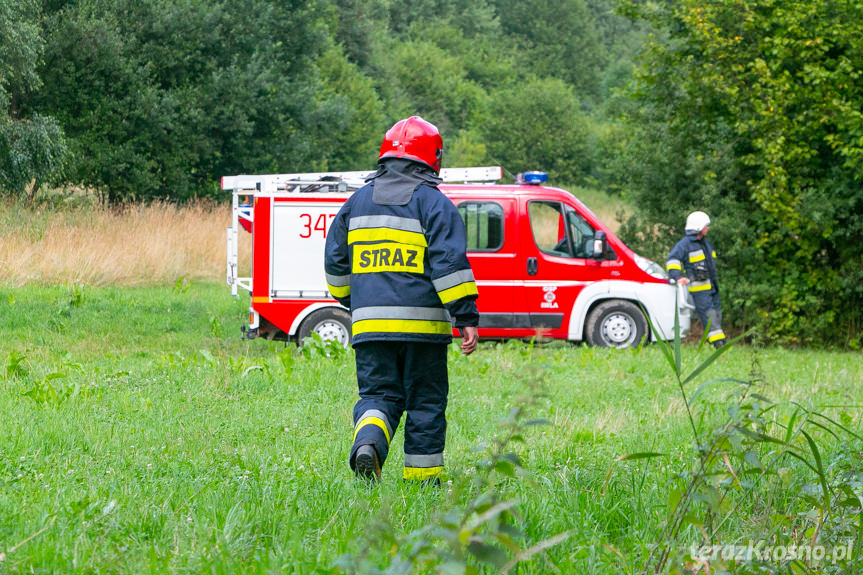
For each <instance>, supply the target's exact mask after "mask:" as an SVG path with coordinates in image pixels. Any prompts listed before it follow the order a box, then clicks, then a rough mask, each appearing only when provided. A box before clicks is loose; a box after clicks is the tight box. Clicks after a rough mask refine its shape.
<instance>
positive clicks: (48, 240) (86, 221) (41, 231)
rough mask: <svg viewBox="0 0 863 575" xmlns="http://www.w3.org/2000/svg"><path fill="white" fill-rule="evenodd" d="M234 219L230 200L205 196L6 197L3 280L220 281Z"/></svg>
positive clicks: (0, 247)
mask: <svg viewBox="0 0 863 575" xmlns="http://www.w3.org/2000/svg"><path fill="white" fill-rule="evenodd" d="M229 223H230V207H229V206H226V205H217V204H214V203H203V202H202V203H196V204H191V205H186V206H177V205H174V204H170V203H158V202H157V203H152V204H129V205H123V206H120V207H104V206H99V205H98V204H97V205H94V206H92V205H91V206H83V207H77V208H71V209H70V208H63V209H45V208H32V207H27V206H24V205H21V204H19V203H12V202H6V203H0V283H4V284H7V285H13V286H21V285H25V284H31V283H38V284H81V285H94V286H98V285H145V284H161V283H175V282H176V281H178V280H179V279H180V278H186V279H188V280H207V281H209V280H213V281H219V280H221V279H222V278H224V273H225V271H224V270H225V227H226V226H227V225H229ZM240 235H241V237H242V236H246V235H247V234H244V233H241V234H240ZM241 249H243V246H242V245H241Z"/></svg>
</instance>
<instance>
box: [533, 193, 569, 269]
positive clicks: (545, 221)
mask: <svg viewBox="0 0 863 575" xmlns="http://www.w3.org/2000/svg"><path fill="white" fill-rule="evenodd" d="M527 212H528V214H529V216H530V229H531V230H532V231H533V241H534V242H536V247H538V248H539V249H540V250H541V251H542V252H543V253H546V254H549V255H552V256H558V257H564V258H571V257H572V248H571V246H570V242H569V238H568V236H567V233H566V226H565V225H564V219H563V205H562V204H561V203H560V202H548V201H544V200H534V201H531V202H529V203H528V204H527Z"/></svg>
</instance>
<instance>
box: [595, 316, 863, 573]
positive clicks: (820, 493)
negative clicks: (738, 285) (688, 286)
mask: <svg viewBox="0 0 863 575" xmlns="http://www.w3.org/2000/svg"><path fill="white" fill-rule="evenodd" d="M739 339H740V338H737V339H735V340H732V341H730V342H729V343H728V344H727V345H726V346H724V347H722V348H720V349H718V350H716V351H714V352H713V353H712V354H711V355H710V356H709V357H707V358H706V359H704V360H702V361H700V363H698V364H697V366H696V367H695V368H694V369H691V371H690V370H688V369H687V368H686V367H685V366H684V350H683V348H682V346H681V341H680V330H679V326H678V325H677V318H676V317H675V329H674V340H673V342H672V343H671V344H669V343H667V342H665V341H660V342H659V343H658V345H659V346H660V348H661V349H662V353H663V355H664V356H665V358H666V360H667V362H668V365H669V367H670V369H671V372H672V374H673V375H674V378H675V379H676V383H677V385H678V388H679V390H680V395H681V398H682V400H683V403H684V405H685V407H686V413H687V416H688V418H689V422H690V425H691V429H692V439H693V441H694V443H695V450H694V458H693V459H694V461H693V465H692V468H691V469H687V470H681V471H680V472H679V474H678V476H677V477H676V478H675V481H673V482H672V485H673V487H672V490H671V492H670V493H669V497H668V502H669V504H668V508H669V515H668V518H667V520H666V522H665V525H664V527H663V530H662V534H661V536H660V541H662V543H661V544H659V545H657V546H655V547H653V548H652V549H651V550H650V553H649V555H648V557H647V561H646V563H645V566H644V571H643V572H644V573H645V574H647V573H663V572H671V573H686V572H687V571H688V569H689V567H690V566H692V565H698V569H699V570H700V569H701V568H702V567H707V568H708V569H710V570H716V571H720V570H721V571H722V572H725V573H730V574H740V575H744V574H747V573H751V572H757V573H787V572H789V571H788V570H790V572H795V573H796V572H807V573H834V572H836V573H838V572H851V571H852V570H853V569H854V566H856V567H857V568H859V566H860V565H861V564H863V558H860V557H859V556H858V557H854V556H853V553H849V552H845V553H843V555H844V556H843V557H842V558H841V559H837V557H836V556H833V557H832V558H831V559H830V560H828V561H822V560H823V558H824V555H822V557H821V559H822V560H819V559H815V560H810V559H809V558H808V557H807V558H805V560H804V559H802V558H797V557H790V558H788V559H787V560H786V559H785V558H783V559H782V560H781V561H773V563H776V564H775V565H773V564H772V563H771V560H770V558H769V557H768V559H767V560H766V562H765V563H764V564H762V565H758V566H757V567H755V568H754V571H750V565H749V559H743V560H741V559H740V558H737V557H736V556H734V555H732V556H731V557H728V555H727V554H726V553H717V554H712V553H710V552H706V553H700V552H698V551H697V550H698V549H710V548H711V547H712V546H713V545H715V544H718V543H720V537H719V535H718V534H719V532H720V531H721V529H722V528H723V527H724V526H725V525H726V524H728V523H730V522H734V521H739V520H741V519H745V520H749V521H752V525H751V526H750V530H751V534H750V537H749V545H753V541H754V542H758V541H761V542H762V544H763V542H765V541H769V542H770V543H771V544H772V545H773V546H782V547H783V549H792V548H793V549H798V548H804V547H806V546H808V547H813V546H815V545H819V546H821V548H826V549H832V550H836V549H838V548H840V547H843V546H847V545H849V542H851V541H853V540H854V538H855V537H856V536H857V535H858V533H859V527H858V524H859V522H860V520H861V519H863V515H861V509H863V498H861V496H860V493H859V487H860V485H861V483H860V481H861V479H863V471H861V470H863V467H860V465H859V460H858V461H857V462H855V463H851V462H849V461H848V457H847V454H846V451H847V450H849V449H854V450H856V447H855V448H849V446H848V444H844V445H843V446H842V447H841V448H840V450H839V454H838V455H837V456H836V457H835V458H833V459H831V462H830V465H829V467H830V469H829V470H828V466H826V465H825V463H824V458H823V457H822V453H821V452H822V448H823V447H824V445H825V444H826V443H827V440H829V439H830V438H833V439H837V440H839V439H840V436H841V440H843V441H855V440H856V441H857V442H860V441H861V440H863V438H861V436H860V435H858V434H857V433H855V432H854V431H852V430H851V429H849V428H848V427H847V426H846V425H843V424H842V423H839V422H837V421H835V420H834V419H832V418H831V417H829V416H827V415H825V414H824V413H821V412H819V411H818V410H816V409H813V408H812V407H811V406H805V405H803V404H801V403H799V402H796V401H790V402H787V407H790V408H791V409H793V411H791V412H790V416H788V417H787V418H784V417H783V418H782V420H779V417H778V416H777V412H778V411H780V409H781V405H780V404H779V403H777V402H774V401H772V400H771V399H769V398H767V397H765V396H764V395H762V394H761V391H762V390H763V388H764V387H765V386H764V381H763V375H762V374H761V373H760V366H759V364H758V362H757V361H756V362H755V363H754V364H753V367H752V369H751V372H750V374H749V376H748V377H747V378H745V379H740V378H727V379H725V378H724V379H721V380H709V381H707V382H705V383H702V384H701V385H700V386H699V387H698V388H696V389H695V390H694V391H691V387H692V386H691V385H690V386H689V387H690V391H687V384H690V383H693V382H694V381H696V380H697V378H698V377H699V376H700V375H701V374H702V373H703V372H705V370H707V369H708V368H709V367H710V366H711V365H712V364H714V363H715V362H716V360H717V359H718V358H719V357H720V356H721V355H723V354H725V353H727V352H728V351H730V349H731V347H732V346H733V345H734V344H735V343H736V342H737V341H738V340H739ZM687 372H688V373H687ZM716 383H720V384H722V385H730V386H732V388H733V389H732V390H731V392H729V393H727V394H726V395H725V396H724V397H722V398H721V400H720V401H718V402H717V401H715V400H714V401H710V400H709V399H707V398H705V397H704V396H705V395H706V394H705V390H707V389H709V388H710V387H711V386H713V385H714V384H716ZM717 404H718V405H719V406H720V407H721V408H722V409H723V410H724V412H725V417H724V421H722V422H721V423H719V424H718V425H715V426H714V427H712V428H707V429H705V428H704V427H703V426H702V425H701V423H698V424H697V423H696V420H698V421H699V422H703V421H704V420H705V413H706V412H709V411H711V410H712V409H714V408H715V407H716V406H717ZM823 432H826V433H827V434H828V436H830V437H826V436H823ZM816 434H819V435H821V437H819V440H820V442H819V441H818V440H816V439H815V438H814V436H815V435H816ZM819 444H820V445H821V447H819ZM658 455H659V454H655V453H636V454H630V455H625V456H621V457H618V458H617V459H616V460H615V462H618V461H625V460H629V459H645V458H653V457H656V456H658ZM793 460H796V461H799V462H801V463H802V464H803V465H804V466H805V468H806V470H804V471H805V472H806V473H807V475H808V477H806V478H805V479H804V481H810V482H811V483H806V484H805V485H804V486H803V489H800V490H798V491H797V492H796V494H795V495H794V496H792V495H791V494H787V495H785V496H784V497H777V496H776V494H775V490H776V487H777V485H776V484H777V481H776V480H777V479H779V480H780V481H783V480H784V479H783V477H784V478H785V479H787V478H788V472H789V468H788V467H782V466H784V465H787V464H789V463H790V462H791V461H793ZM783 470H784V474H783ZM810 471H811V474H809V473H808V472H810ZM610 476H611V471H609V477H610ZM607 482H608V479H607V478H606V483H607ZM786 487H787V485H786ZM603 490H604V488H603ZM751 498H755V499H756V500H758V501H759V507H760V509H759V510H758V513H757V515H758V517H760V518H761V519H758V518H753V515H752V510H751V509H748V510H746V511H745V512H743V511H742V508H743V507H744V506H745V503H746V501H748V500H750V499H751ZM860 525H863V524H860ZM690 529H697V531H698V532H699V533H700V536H701V537H700V538H701V543H702V545H692V546H691V547H690V550H689V552H688V553H687V552H681V551H680V548H681V547H682V545H680V543H676V542H679V539H680V536H681V534H682V533H684V532H686V531H687V530H690ZM726 545H728V543H727V541H726ZM693 550H695V551H694V552H693Z"/></svg>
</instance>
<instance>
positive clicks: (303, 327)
mask: <svg viewBox="0 0 863 575" xmlns="http://www.w3.org/2000/svg"><path fill="white" fill-rule="evenodd" d="M312 333H316V334H318V335H319V336H321V339H322V340H324V341H330V340H335V341H338V342H339V343H340V344H342V345H343V346H345V347H348V346H349V345H350V344H351V314H350V313H348V312H347V311H345V310H343V309H339V308H336V307H327V308H324V309H319V310H317V311H313V312H312V313H310V314H309V317H307V318H306V319H304V320H303V323H301V324H300V329H299V330H297V342H298V343H299V344H300V345H303V340H304V339H305V338H307V337H311V335H312Z"/></svg>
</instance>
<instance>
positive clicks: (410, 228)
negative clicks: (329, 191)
mask: <svg viewBox="0 0 863 575" xmlns="http://www.w3.org/2000/svg"><path fill="white" fill-rule="evenodd" d="M361 228H390V229H393V230H403V231H405V232H416V233H419V234H423V233H425V230H423V226H422V224H421V223H420V221H419V220H416V219H414V218H400V217H398V216H357V217H354V218H351V219H350V222H349V223H348V231H353V230H358V229H361Z"/></svg>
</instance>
